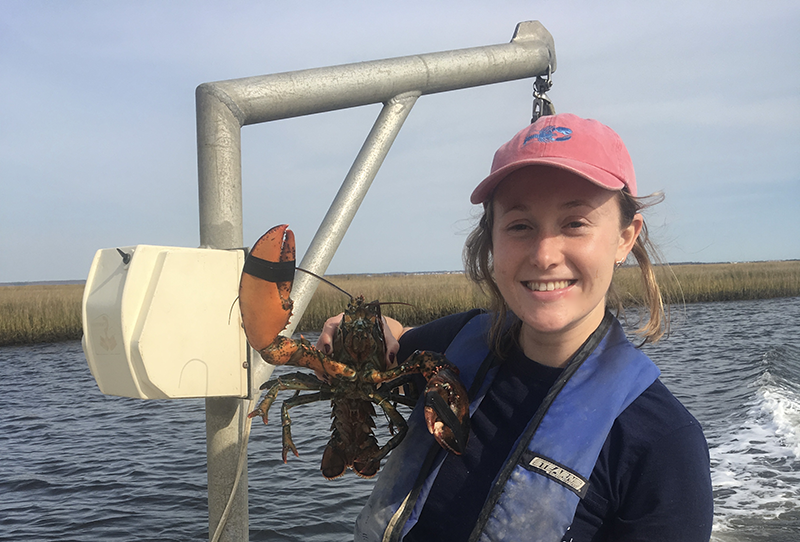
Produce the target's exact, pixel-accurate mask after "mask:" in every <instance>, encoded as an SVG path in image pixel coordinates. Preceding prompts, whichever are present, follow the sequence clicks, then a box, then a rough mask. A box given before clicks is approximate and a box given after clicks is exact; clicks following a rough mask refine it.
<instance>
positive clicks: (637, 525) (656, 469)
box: [609, 420, 714, 542]
mask: <svg viewBox="0 0 800 542" xmlns="http://www.w3.org/2000/svg"><path fill="white" fill-rule="evenodd" d="M626 478H627V484H625V486H626V487H627V489H625V490H622V491H621V492H620V499H621V500H620V508H619V510H618V513H617V514H616V518H615V519H614V520H613V525H611V526H610V527H611V529H610V535H611V536H610V537H609V540H615V541H625V542H629V541H630V542H633V541H648V542H660V541H664V542H667V541H670V542H671V541H675V542H708V540H709V538H710V537H711V525H712V522H713V515H714V504H713V495H712V489H711V474H710V467H709V455H708V446H707V444H706V440H705V437H704V436H703V432H702V430H701V428H700V425H699V423H697V421H694V420H693V423H690V424H687V425H683V426H681V427H679V428H677V429H675V430H673V431H672V432H670V433H668V434H666V435H664V436H663V437H662V438H661V439H659V440H657V441H654V442H652V443H651V444H650V445H649V446H648V448H647V449H646V450H645V451H644V453H642V455H641V457H640V460H639V461H638V462H637V463H636V464H635V465H634V466H633V468H632V469H631V471H630V473H629V475H628V476H626Z"/></svg>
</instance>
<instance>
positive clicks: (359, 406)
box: [321, 399, 380, 480]
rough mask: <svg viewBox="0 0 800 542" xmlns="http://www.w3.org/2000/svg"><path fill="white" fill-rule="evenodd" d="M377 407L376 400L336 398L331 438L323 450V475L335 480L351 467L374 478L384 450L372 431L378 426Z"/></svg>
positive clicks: (362, 475) (367, 476)
mask: <svg viewBox="0 0 800 542" xmlns="http://www.w3.org/2000/svg"><path fill="white" fill-rule="evenodd" d="M373 416H375V409H374V408H373V406H372V403H370V402H367V401H360V400H347V399H344V400H339V401H334V407H333V412H332V413H331V418H333V424H332V429H333V433H332V435H331V439H330V441H328V446H326V447H325V452H324V453H323V454H322V465H321V470H322V475H323V476H324V477H325V478H327V479H329V480H332V479H333V478H338V477H339V476H342V475H343V474H344V473H345V471H346V470H347V467H352V469H353V471H355V473H356V474H358V475H359V476H361V477H362V478H372V477H373V476H375V475H376V474H377V473H378V469H379V468H380V459H375V457H376V456H377V455H378V453H379V452H380V446H378V441H377V439H376V438H375V435H374V434H373V432H372V428H373V427H375V421H374V420H373Z"/></svg>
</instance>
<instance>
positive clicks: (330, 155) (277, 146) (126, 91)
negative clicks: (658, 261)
mask: <svg viewBox="0 0 800 542" xmlns="http://www.w3.org/2000/svg"><path fill="white" fill-rule="evenodd" d="M527 20H538V21H540V22H541V23H542V24H543V25H544V26H545V27H546V28H547V29H548V30H549V31H550V33H551V34H552V35H553V38H554V40H555V48H556V57H557V70H556V72H555V73H554V74H553V88H552V90H551V91H550V92H549V97H550V98H551V99H552V101H553V102H554V104H555V107H556V110H557V111H558V112H571V113H575V114H578V115H580V116H583V117H588V118H594V119H597V120H600V121H601V122H603V123H605V124H607V125H609V126H611V127H612V128H614V129H615V130H616V131H617V132H618V133H619V134H620V135H621V136H622V138H623V140H624V141H625V142H626V145H627V147H628V150H629V151H630V154H631V156H632V158H633V161H634V165H635V168H636V174H637V181H638V185H639V193H640V194H641V195H643V194H649V193H654V192H658V191H662V192H663V193H664V195H665V200H664V202H662V203H660V204H659V205H657V206H655V207H653V208H651V209H648V210H647V211H646V213H645V219H646V221H647V223H648V225H649V229H650V233H651V237H652V238H653V240H654V241H655V243H656V244H657V245H658V246H659V248H660V250H661V253H662V256H663V259H664V260H666V261H668V262H687V261H694V262H727V261H759V260H780V259H796V258H800V69H798V68H799V67H800V2H797V1H796V0H788V1H773V0H759V1H757V2H756V1H752V2H750V1H736V0H726V1H703V0H693V1H684V0H670V1H652V2H637V1H633V0H631V1H628V2H622V1H606V2H596V1H569V0H562V1H554V0H552V1H545V0H542V1H531V0H528V1H513V0H510V1H503V0H496V1H492V2H487V1H482V2H477V1H470V0H459V1H450V0H444V1H440V2H432V1H430V0H425V1H416V0H412V1H406V2H382V1H375V0H372V1H369V2H367V1H364V2H362V1H340V2H334V1H315V0H308V1H305V2H285V1H282V2H278V1H261V2H256V1H249V2H248V1H236V0H233V1H226V2H208V1H148V0H138V1H136V2H133V1H128V2H122V1H120V2H105V1H80V0H72V1H69V2H66V1H65V2H56V1H41V0H0V96H2V99H1V100H0V283H3V282H22V281H45V280H56V281H58V280H80V279H85V278H86V276H87V274H88V272H89V268H90V265H91V262H92V258H93V257H94V254H95V252H96V251H97V250H98V249H103V248H110V247H119V246H132V245H138V244H149V245H165V246H182V247H197V246H198V245H199V243H200V240H199V218H198V196H197V149H196V127H195V102H194V91H195V88H196V87H197V86H198V85H200V84H202V83H204V82H211V81H221V80H226V79H233V78H240V77H249V76H255V75H265V74H270V73H279V72H286V71H294V70H301V69H306V68H314V67H324V66H333V65H339V64H347V63H352V62H360V61H365V60H376V59H383V58H393V57H400V56H406V55H414V54H421V53H431V52H438V51H447V50H452V49H461V48H467V47H477V46H483V45H494V44H500V43H507V42H508V41H509V40H510V39H511V37H512V35H513V32H514V28H515V26H516V24H517V23H519V22H522V21H527ZM531 89H532V80H522V81H515V82H508V83H501V84H496V85H489V86H484V87H477V88H472V89H464V90H459V91H454V92H449V93H442V94H436V95H429V96H423V97H421V98H420V99H419V100H418V102H417V104H416V105H415V106H414V108H413V110H412V111H411V115H410V116H409V118H408V120H407V121H406V122H405V125H404V127H403V129H402V130H401V132H400V134H399V136H398V138H397V140H396V142H395V144H394V147H393V148H392V150H391V151H390V153H389V155H388V157H387V158H386V160H385V162H384V164H383V166H382V168H381V170H380V172H379V173H378V175H377V177H376V179H375V181H374V183H373V185H372V188H371V189H370V192H369V193H368V195H367V197H366V198H365V200H364V202H363V204H362V206H361V208H360V210H359V212H358V214H357V215H356V218H355V220H354V221H353V223H352V225H351V227H350V230H349V231H348V233H347V235H346V236H345V239H344V241H343V242H342V244H341V246H340V248H339V251H338V252H337V254H336V256H335V257H334V259H333V261H332V262H331V265H330V267H329V268H328V273H384V272H421V271H453V270H460V269H462V263H461V251H462V247H463V243H464V240H465V238H466V235H467V234H468V232H469V231H470V229H471V228H472V226H473V225H474V224H475V220H476V217H477V216H478V211H479V209H480V208H479V206H474V205H471V204H470V203H469V195H470V193H471V191H472V189H473V188H474V187H475V186H476V185H477V184H478V183H479V182H480V181H481V180H482V179H483V177H484V176H485V175H486V174H487V173H488V171H489V167H490V165H491V160H492V156H493V154H494V151H495V150H496V149H497V147H499V146H500V145H501V144H502V143H504V142H505V141H507V140H508V139H510V138H511V136H512V135H514V134H515V133H516V132H517V131H518V130H520V129H522V128H523V127H524V126H525V125H526V124H527V123H529V122H530V115H531V106H532V97H531ZM379 111H380V106H379V105H370V106H364V107H359V108H355V109H349V110H342V111H335V112H330V113H324V114H319V115H311V116H306V117H300V118H296V119H286V120H280V121H275V122H271V123H266V124H260V125H254V126H246V127H244V128H243V129H242V169H243V175H242V176H243V199H244V239H245V244H247V245H252V244H253V243H255V241H256V240H257V239H258V237H259V236H260V235H261V234H262V233H264V232H265V231H266V230H267V229H269V228H270V227H272V226H273V225H275V224H281V223H288V224H289V225H290V226H291V227H292V229H293V230H294V231H295V235H296V236H297V246H298V256H301V255H302V254H303V253H304V252H305V249H306V248H307V246H308V243H309V242H310V241H311V239H312V237H313V236H314V234H315V232H316V230H317V228H318V226H319V224H320V222H321V220H322V218H323V217H324V215H325V212H326V211H327V208H328V205H329V204H330V201H331V200H332V198H333V197H334V195H335V194H336V191H337V190H338V188H339V186H340V184H341V182H342V180H343V179H344V177H345V175H346V174H347V172H348V170H349V168H350V166H351V164H352V162H353V160H354V158H355V156H356V154H357V153H358V150H359V149H360V147H361V145H362V143H363V141H364V139H365V137H366V135H367V133H368V132H369V130H370V128H371V126H372V124H373V122H374V120H375V118H376V117H377V115H378V113H379ZM298 259H300V258H298Z"/></svg>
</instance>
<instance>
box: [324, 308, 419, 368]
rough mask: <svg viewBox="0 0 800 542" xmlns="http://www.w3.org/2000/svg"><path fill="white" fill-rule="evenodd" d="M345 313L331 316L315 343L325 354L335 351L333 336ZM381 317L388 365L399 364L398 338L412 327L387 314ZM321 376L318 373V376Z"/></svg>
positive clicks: (390, 366)
mask: <svg viewBox="0 0 800 542" xmlns="http://www.w3.org/2000/svg"><path fill="white" fill-rule="evenodd" d="M343 314H344V313H339V314H337V315H336V316H331V317H330V318H328V319H327V320H326V321H325V325H324V326H322V332H321V333H320V334H319V339H317V344H316V345H315V346H316V347H317V350H321V351H322V352H324V353H325V354H331V353H333V336H334V335H335V334H336V329H337V328H338V327H339V324H341V323H342V315H343ZM381 318H382V319H383V336H384V338H385V339H386V367H387V368H392V367H394V366H395V365H397V359H396V358H397V351H398V350H400V343H398V342H397V340H398V339H399V338H400V336H401V335H402V334H403V333H405V332H406V331H407V330H408V329H410V328H406V327H403V324H401V323H400V322H398V321H397V320H395V319H394V318H388V317H386V316H382V317H381ZM319 376H320V375H317V377H319Z"/></svg>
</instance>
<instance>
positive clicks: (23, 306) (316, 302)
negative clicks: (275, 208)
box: [0, 260, 800, 345]
mask: <svg viewBox="0 0 800 542" xmlns="http://www.w3.org/2000/svg"><path fill="white" fill-rule="evenodd" d="M656 275H657V277H658V280H659V283H660V284H661V286H662V289H663V293H664V296H665V298H666V300H667V301H668V302H669V303H671V304H681V303H695V302H704V301H733V300H745V299H767V298H774V297H795V296H800V260H794V261H779V262H753V263H730V264H689V265H672V266H661V267H658V268H657V269H656ZM328 278H329V279H330V280H331V282H334V283H335V284H336V285H337V286H339V287H340V288H342V289H344V290H346V291H347V292H349V293H350V294H352V295H354V296H355V295H363V296H364V297H365V298H367V299H368V300H374V299H378V300H380V301H381V302H401V303H405V304H403V305H393V304H386V305H383V306H382V308H381V309H382V311H383V313H384V314H386V315H387V316H392V317H394V318H397V319H398V320H400V321H401V322H403V323H404V324H406V325H411V326H415V325H420V324H423V323H425V322H429V321H431V320H433V319H435V318H439V317H441V316H446V315H448V314H453V313H456V312H460V311H464V310H468V309H471V308H474V307H484V306H486V304H487V299H486V296H485V295H484V294H483V293H482V292H481V291H480V289H479V288H477V287H476V286H474V285H473V284H471V283H470V282H469V281H468V280H467V279H466V278H465V277H464V275H463V274H462V273H437V274H425V275H405V274H382V275H334V276H329V277H328ZM614 280H615V284H616V287H617V290H618V291H619V292H620V294H621V295H622V297H623V299H625V300H626V303H627V304H628V305H634V304H636V303H637V300H638V299H639V298H640V297H641V287H640V285H639V283H638V280H639V279H638V268H635V267H623V268H622V269H620V270H619V271H618V272H617V275H616V277H615V279H614ZM82 294H83V285H80V284H75V285H72V284H71V285H27V286H1V287H0V345H8V344H19V343H34V342H53V341H60V340H68V339H77V338H80V336H81V333H82V331H81V314H80V313H81V307H80V305H81V296H82ZM347 301H348V298H347V296H346V295H344V294H342V293H341V292H339V291H337V290H335V289H334V288H331V287H330V286H328V285H325V284H321V285H320V286H319V288H317V291H316V293H315V294H314V298H313V299H312V300H311V303H310V304H309V306H308V309H307V310H306V312H305V314H304V316H303V319H302V321H301V322H300V325H299V326H298V330H299V331H318V330H320V329H321V328H322V324H323V323H324V322H325V320H326V319H327V318H328V317H329V316H331V315H334V314H337V313H339V312H341V311H342V310H344V308H345V306H346V305H347Z"/></svg>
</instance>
